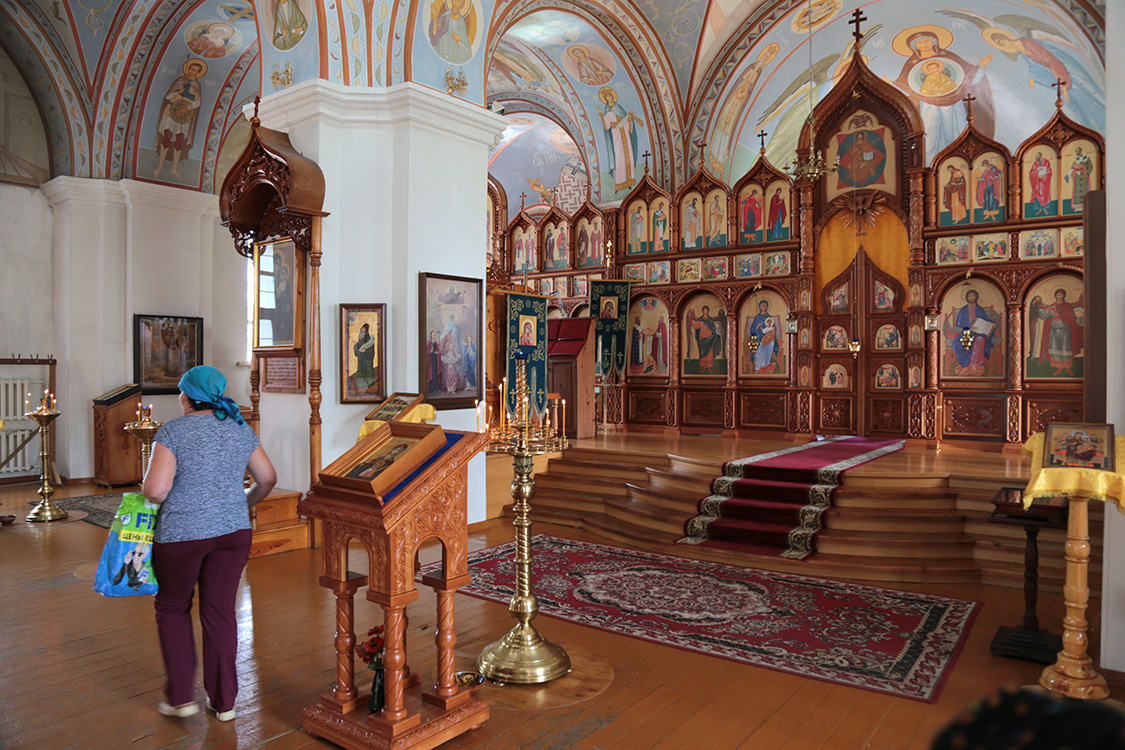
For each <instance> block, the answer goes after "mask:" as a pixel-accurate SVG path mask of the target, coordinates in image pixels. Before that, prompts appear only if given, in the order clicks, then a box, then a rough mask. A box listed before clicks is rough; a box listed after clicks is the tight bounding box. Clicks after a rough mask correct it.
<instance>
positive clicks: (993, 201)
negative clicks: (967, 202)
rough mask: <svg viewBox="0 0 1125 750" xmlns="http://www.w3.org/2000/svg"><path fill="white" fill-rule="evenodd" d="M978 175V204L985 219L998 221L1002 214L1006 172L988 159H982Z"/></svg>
mask: <svg viewBox="0 0 1125 750" xmlns="http://www.w3.org/2000/svg"><path fill="white" fill-rule="evenodd" d="M980 165H981V173H980V176H979V177H977V205H978V206H980V208H981V212H982V218H983V219H984V220H985V221H997V220H998V219H1000V218H1002V217H1001V216H1000V199H1001V198H1002V197H1003V195H1004V174H1003V173H1002V172H1001V171H1000V168H999V167H997V166H996V165H995V164H993V163H992V162H990V161H989V160H988V159H984V160H982V161H981V164H980Z"/></svg>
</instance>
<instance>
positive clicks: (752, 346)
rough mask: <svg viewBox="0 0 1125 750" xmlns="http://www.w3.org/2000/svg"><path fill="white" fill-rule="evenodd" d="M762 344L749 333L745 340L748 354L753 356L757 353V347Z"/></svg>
mask: <svg viewBox="0 0 1125 750" xmlns="http://www.w3.org/2000/svg"><path fill="white" fill-rule="evenodd" d="M761 345H762V342H761V340H760V339H759V338H758V337H757V336H755V335H753V334H751V336H750V338H749V339H747V341H746V346H748V347H750V355H751V356H753V355H755V354H757V353H758V347H759V346H761Z"/></svg>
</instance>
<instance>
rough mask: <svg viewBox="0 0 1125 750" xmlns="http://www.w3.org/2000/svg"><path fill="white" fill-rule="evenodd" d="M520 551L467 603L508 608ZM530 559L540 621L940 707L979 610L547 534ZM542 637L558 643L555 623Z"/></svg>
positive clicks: (483, 568)
mask: <svg viewBox="0 0 1125 750" xmlns="http://www.w3.org/2000/svg"><path fill="white" fill-rule="evenodd" d="M514 546H515V545H514V543H513V542H509V543H507V544H503V545H500V546H499V547H490V548H488V549H483V550H477V551H475V552H471V553H469V573H470V574H471V575H472V583H470V584H469V585H467V586H464V587H462V588H461V589H459V591H458V593H461V594H468V595H470V596H475V597H479V598H481V599H487V600H489V601H493V602H498V603H500V604H507V603H508V601H509V599H510V598H511V596H512V594H513V590H514V588H515V577H516V573H515V563H514V557H515V549H514ZM531 557H532V565H533V566H534V576H533V583H532V590H533V591H534V592H535V595H536V596H537V597H538V598H539V613H540V614H542V615H547V616H548V617H557V618H558V619H560V620H566V621H567V622H573V623H577V624H579V625H585V626H588V627H592V628H597V629H599V630H605V631H608V632H610V633H617V634H619V635H625V636H630V637H632V638H640V639H642V640H646V641H650V642H652V643H659V644H661V645H665V646H673V647H675V648H682V649H685V650H687V651H694V652H696V653H699V654H705V655H707V656H717V657H720V658H723V659H730V660H731V661H736V662H740V663H742V664H751V665H754V666H758V667H763V668H765V669H773V670H777V671H780V672H788V673H789V674H795V675H799V676H801V677H807V678H810V679H814V680H823V681H825V682H834V683H838V684H841V685H847V686H850V687H857V688H863V689H865V690H875V691H878V692H881V693H886V694H889V695H894V696H898V697H902V698H913V699H915V700H921V701H927V702H933V701H934V700H936V699H937V697H938V693H939V692H940V690H941V686H942V684H943V683H944V681H945V679H946V676H947V674H948V673H949V667H950V665H952V663H953V661H954V659H956V657H957V654H958V653H959V652H960V650H961V646H962V644H963V643H964V640H965V638H964V636H966V635H967V634H968V632H969V627H970V625H971V624H972V621H973V617H974V616H975V615H976V609H977V606H978V605H977V603H976V602H973V601H967V600H964V599H950V598H947V597H944V596H932V595H929V594H915V593H912V592H906V591H893V590H891V589H885V588H878V587H874V586H863V585H859V584H855V583H842V582H838V581H829V580H825V579H821V578H812V577H809V576H798V575H786V574H784V573H767V572H760V571H756V570H752V569H747V568H740V567H737V566H734V565H724V564H722V563H713V562H705V561H702V560H688V559H685V558H680V557H672V556H670V555H659V554H655V553H651V552H642V551H640V550H631V549H622V548H620V547H610V546H607V545H604V544H592V543H590V542H577V541H572V540H569V539H559V538H556V537H550V536H546V535H540V536H536V537H534V538H533V539H532V541H531ZM440 569H441V563H434V564H432V565H428V566H426V567H425V568H423V570H422V573H423V574H429V573H438V572H439V571H440ZM459 606H460V605H459ZM503 627H504V629H507V625H504V626H503ZM541 628H542V629H543V632H544V634H546V635H547V636H548V637H550V631H549V623H546V624H543V625H542V626H541ZM716 689H722V688H721V687H717V688H716Z"/></svg>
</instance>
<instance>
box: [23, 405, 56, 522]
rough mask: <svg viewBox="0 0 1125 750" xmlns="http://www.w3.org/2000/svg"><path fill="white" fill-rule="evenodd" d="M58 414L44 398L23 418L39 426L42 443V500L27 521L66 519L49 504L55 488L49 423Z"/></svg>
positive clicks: (40, 482) (40, 489)
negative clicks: (52, 482) (51, 477)
mask: <svg viewBox="0 0 1125 750" xmlns="http://www.w3.org/2000/svg"><path fill="white" fill-rule="evenodd" d="M60 414H62V412H60V411H58V410H57V409H55V408H53V407H52V406H50V405H49V403H48V398H47V397H46V396H44V397H43V398H41V399H39V408H38V409H36V410H35V411H29V412H27V413H26V414H24V416H25V417H27V418H28V419H33V420H35V422H36V424H38V425H39V437H40V439H41V440H42V441H43V445H42V447H40V449H39V464H40V466H41V471H40V473H39V489H38V493H39V496H40V497H41V498H43V499H42V500H40V501H39V503H38V504H37V505H36V506H35V507H34V508H32V509H31V512H30V513H28V514H27V520H28V521H58V520H59V519H60V518H66V511H65V510H63V509H62V508H60V507H59V506H57V505H55V504H54V503H53V502H51V495H53V494H55V488H54V487H52V486H51V480H50V476H51V448H50V437H51V422H54V421H55V420H56V419H58V418H59V415H60Z"/></svg>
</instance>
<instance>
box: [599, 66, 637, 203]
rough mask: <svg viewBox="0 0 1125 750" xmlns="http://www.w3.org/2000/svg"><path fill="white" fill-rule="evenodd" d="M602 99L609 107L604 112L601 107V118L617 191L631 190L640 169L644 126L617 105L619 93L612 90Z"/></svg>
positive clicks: (607, 89) (603, 90)
mask: <svg viewBox="0 0 1125 750" xmlns="http://www.w3.org/2000/svg"><path fill="white" fill-rule="evenodd" d="M598 99H599V100H601V102H602V104H604V105H605V110H604V111H603V110H602V108H601V107H598V116H599V117H600V118H601V121H602V130H603V131H604V132H605V142H606V149H607V150H608V151H609V157H610V163H611V164H612V165H613V166H611V167H610V168H609V170H608V171H609V174H610V176H611V177H612V178H613V189H614V190H628V189H629V188H631V187H633V185H635V184H636V182H637V181H636V178H635V177H634V172H635V170H636V165H637V130H636V128H637V127H644V123H643V122H642V121H641V120H640V119H639V118H638V117H637V116H636V115H634V114H633V113H632V112H626V111H625V108H624V107H622V106H621V105H620V104H618V102H617V92H616V91H614V90H613V88H611V87H609V86H603V87H602V88H601V89H600V90H599V91H598Z"/></svg>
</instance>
